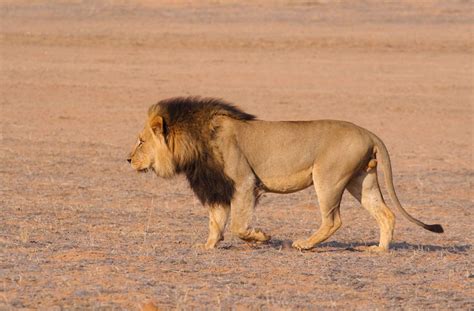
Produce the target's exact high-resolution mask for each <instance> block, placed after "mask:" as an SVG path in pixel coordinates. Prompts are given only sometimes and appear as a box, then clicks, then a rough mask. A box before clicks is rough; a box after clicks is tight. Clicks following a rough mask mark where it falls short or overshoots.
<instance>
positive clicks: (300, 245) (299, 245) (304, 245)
mask: <svg viewBox="0 0 474 311" xmlns="http://www.w3.org/2000/svg"><path fill="white" fill-rule="evenodd" d="M292 246H293V247H294V248H296V249H298V250H300V251H302V250H308V249H312V248H313V247H314V244H313V243H311V242H309V241H308V240H297V241H295V242H293V244H292Z"/></svg>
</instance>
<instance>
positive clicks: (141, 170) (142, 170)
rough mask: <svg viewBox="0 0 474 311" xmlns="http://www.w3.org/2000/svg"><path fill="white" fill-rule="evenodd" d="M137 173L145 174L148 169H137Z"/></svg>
mask: <svg viewBox="0 0 474 311" xmlns="http://www.w3.org/2000/svg"><path fill="white" fill-rule="evenodd" d="M137 172H139V173H146V172H148V168H142V169H139V170H137Z"/></svg>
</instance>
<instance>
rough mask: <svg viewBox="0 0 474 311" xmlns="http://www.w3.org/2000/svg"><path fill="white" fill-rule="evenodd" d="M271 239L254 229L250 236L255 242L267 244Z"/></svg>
mask: <svg viewBox="0 0 474 311" xmlns="http://www.w3.org/2000/svg"><path fill="white" fill-rule="evenodd" d="M271 238H272V236H271V235H269V234H266V233H265V232H263V231H262V230H260V229H255V230H254V231H253V234H252V239H253V240H254V241H257V242H268V241H270V240H271Z"/></svg>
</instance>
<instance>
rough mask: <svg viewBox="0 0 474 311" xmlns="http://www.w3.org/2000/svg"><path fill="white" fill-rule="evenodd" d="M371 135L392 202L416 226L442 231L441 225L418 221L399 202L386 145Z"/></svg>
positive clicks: (437, 231)
mask: <svg viewBox="0 0 474 311" xmlns="http://www.w3.org/2000/svg"><path fill="white" fill-rule="evenodd" d="M371 136H372V139H373V140H374V143H375V148H374V152H375V154H376V158H377V160H378V162H381V166H382V171H383V174H384V177H385V184H386V185H387V191H388V194H389V196H390V199H391V200H392V202H393V204H395V206H396V207H397V209H398V210H399V211H400V212H401V213H402V214H403V216H405V218H406V219H408V220H409V221H411V222H412V223H414V224H417V225H418V226H420V227H423V228H424V229H426V230H429V231H431V232H436V233H443V232H444V230H443V227H442V226H441V225H439V224H435V225H427V224H425V223H423V222H421V221H419V220H418V219H416V218H414V217H413V216H411V215H410V214H408V212H407V211H406V210H405V209H404V208H403V206H402V205H401V204H400V201H399V200H398V197H397V194H396V193H395V187H394V186H393V177H392V165H391V163H390V156H389V155H388V151H387V147H385V144H384V143H383V142H382V140H381V139H380V138H378V137H377V136H375V135H374V134H372V135H371ZM380 160H382V161H380Z"/></svg>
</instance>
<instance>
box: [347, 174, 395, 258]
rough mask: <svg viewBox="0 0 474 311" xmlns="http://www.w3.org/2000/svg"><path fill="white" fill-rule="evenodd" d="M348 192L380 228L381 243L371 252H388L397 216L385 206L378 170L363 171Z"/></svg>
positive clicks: (348, 188)
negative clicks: (378, 179)
mask: <svg viewBox="0 0 474 311" xmlns="http://www.w3.org/2000/svg"><path fill="white" fill-rule="evenodd" d="M347 190H349V192H350V193H351V194H352V195H353V196H354V197H355V198H356V199H357V200H358V201H359V202H360V203H361V204H362V206H363V207H364V208H365V209H366V210H368V211H369V213H370V214H371V215H372V217H374V218H375V220H376V221H377V223H378V225H379V227H380V242H379V245H378V246H375V247H371V248H370V249H369V250H370V251H388V249H389V246H390V242H391V241H392V237H393V229H394V226H395V215H394V214H393V213H392V211H391V210H390V209H389V208H388V207H387V205H386V204H385V202H384V200H383V197H382V193H381V192H380V188H379V184H378V181H377V173H376V170H373V169H372V170H369V171H368V172H367V171H365V170H363V171H361V172H359V174H358V175H356V176H354V177H353V178H352V180H351V181H350V182H349V184H348V186H347Z"/></svg>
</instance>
